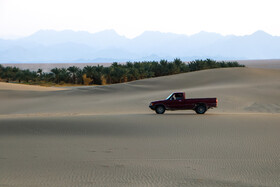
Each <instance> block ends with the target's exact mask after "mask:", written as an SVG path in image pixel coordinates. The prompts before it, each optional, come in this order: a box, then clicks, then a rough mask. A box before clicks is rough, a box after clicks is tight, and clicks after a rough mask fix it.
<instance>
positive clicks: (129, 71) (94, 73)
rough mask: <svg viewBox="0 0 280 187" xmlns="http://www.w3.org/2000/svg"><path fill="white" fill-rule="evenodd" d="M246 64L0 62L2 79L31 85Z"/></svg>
mask: <svg viewBox="0 0 280 187" xmlns="http://www.w3.org/2000/svg"><path fill="white" fill-rule="evenodd" d="M227 67H245V66H244V65H240V64H239V63H238V62H224V61H222V62H217V61H215V60H211V59H206V60H194V61H191V62H189V63H184V62H182V61H181V60H180V59H178V58H176V59H174V60H173V61H172V62H168V61H167V60H160V61H159V62H157V61H144V62H127V63H126V64H118V63H116V62H114V63H112V64H111V66H110V67H104V66H99V65H97V66H85V67H84V68H83V69H81V68H79V67H76V66H71V67H69V68H53V69H51V72H43V71H42V69H38V71H30V70H28V69H27V70H21V69H19V68H17V67H9V66H7V67H3V66H2V65H1V64H0V78H1V80H2V81H6V82H19V83H29V84H41V83H54V84H64V83H70V84H81V85H83V84H85V79H87V80H89V82H88V83H86V84H95V85H102V84H115V83H122V82H129V81H134V80H139V79H145V78H152V77H160V76H166V75H173V74H178V73H185V72H191V71H198V70H204V69H213V68H227Z"/></svg>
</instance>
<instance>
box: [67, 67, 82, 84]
mask: <svg viewBox="0 0 280 187" xmlns="http://www.w3.org/2000/svg"><path fill="white" fill-rule="evenodd" d="M67 70H68V71H69V72H70V76H71V78H72V83H73V84H76V83H77V73H78V71H79V70H80V68H78V67H76V66H71V67H69V68H68V69H67Z"/></svg>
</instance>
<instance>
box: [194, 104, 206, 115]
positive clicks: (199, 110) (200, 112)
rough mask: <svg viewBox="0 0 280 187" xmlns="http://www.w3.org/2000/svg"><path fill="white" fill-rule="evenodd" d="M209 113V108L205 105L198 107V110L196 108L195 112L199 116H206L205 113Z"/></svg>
mask: <svg viewBox="0 0 280 187" xmlns="http://www.w3.org/2000/svg"><path fill="white" fill-rule="evenodd" d="M206 111H207V108H206V106H205V105H198V106H197V107H196V108H195V112H196V113H197V114H204V113H205V112H206Z"/></svg>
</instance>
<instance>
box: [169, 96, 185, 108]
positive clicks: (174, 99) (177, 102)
mask: <svg viewBox="0 0 280 187" xmlns="http://www.w3.org/2000/svg"><path fill="white" fill-rule="evenodd" d="M165 104H166V106H167V107H168V108H170V109H171V110H179V109H183V107H184V99H183V96H181V95H176V93H175V94H173V95H172V96H171V97H169V100H166V103H165Z"/></svg>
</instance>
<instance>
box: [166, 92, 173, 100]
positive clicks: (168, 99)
mask: <svg viewBox="0 0 280 187" xmlns="http://www.w3.org/2000/svg"><path fill="white" fill-rule="evenodd" d="M172 95H173V93H172V94H170V95H169V96H168V97H167V98H166V99H165V100H169V99H170V97H172Z"/></svg>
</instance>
